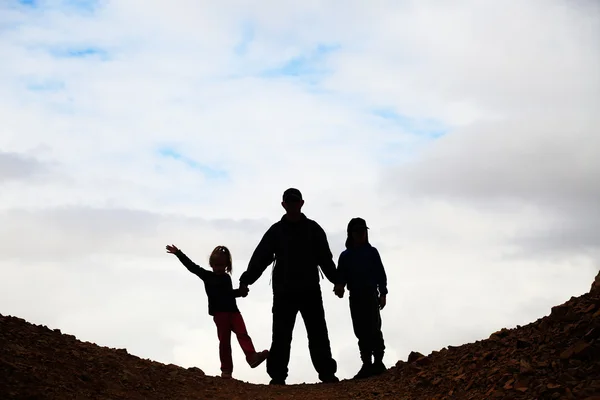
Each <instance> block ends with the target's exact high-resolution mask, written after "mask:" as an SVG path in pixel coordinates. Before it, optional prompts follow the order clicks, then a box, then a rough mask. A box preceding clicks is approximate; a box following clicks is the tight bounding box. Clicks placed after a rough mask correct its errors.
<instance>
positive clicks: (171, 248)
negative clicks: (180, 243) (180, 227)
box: [167, 244, 179, 254]
mask: <svg viewBox="0 0 600 400" xmlns="http://www.w3.org/2000/svg"><path fill="white" fill-rule="evenodd" d="M178 251H179V249H178V248H177V246H175V245H174V244H168V245H167V253H171V254H175V253H177V252H178Z"/></svg>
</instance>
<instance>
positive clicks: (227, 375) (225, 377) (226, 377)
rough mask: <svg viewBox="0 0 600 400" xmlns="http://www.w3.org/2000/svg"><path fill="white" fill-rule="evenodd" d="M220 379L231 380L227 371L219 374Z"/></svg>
mask: <svg viewBox="0 0 600 400" xmlns="http://www.w3.org/2000/svg"><path fill="white" fill-rule="evenodd" d="M221 378H223V379H231V372H229V371H223V372H221Z"/></svg>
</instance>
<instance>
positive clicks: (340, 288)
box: [333, 283, 344, 299]
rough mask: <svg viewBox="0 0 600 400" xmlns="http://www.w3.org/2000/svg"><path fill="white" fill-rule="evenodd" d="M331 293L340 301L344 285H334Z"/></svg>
mask: <svg viewBox="0 0 600 400" xmlns="http://www.w3.org/2000/svg"><path fill="white" fill-rule="evenodd" d="M333 293H335V295H336V296H337V297H339V298H340V299H341V298H342V297H344V285H342V284H339V283H338V284H337V285H335V286H334V287H333Z"/></svg>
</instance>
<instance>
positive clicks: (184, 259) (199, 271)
mask: <svg viewBox="0 0 600 400" xmlns="http://www.w3.org/2000/svg"><path fill="white" fill-rule="evenodd" d="M174 254H175V255H176V256H177V258H178V259H179V261H181V263H182V264H183V265H185V267H186V268H187V269H188V271H190V272H191V273H192V274H194V275H197V276H198V277H199V278H200V279H202V280H204V279H206V278H207V277H208V276H209V275H210V272H208V271H207V270H205V269H204V268H202V267H201V266H199V265H198V264H196V263H194V262H193V261H192V260H190V259H189V257H188V256H186V255H185V254H184V253H183V251H181V250H177V251H176V252H175V253H174Z"/></svg>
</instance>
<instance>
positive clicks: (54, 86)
mask: <svg viewBox="0 0 600 400" xmlns="http://www.w3.org/2000/svg"><path fill="white" fill-rule="evenodd" d="M26 87H27V89H28V90H31V91H33V92H55V91H58V90H63V89H64V88H65V83H64V82H63V81H60V80H57V79H32V80H28V81H26Z"/></svg>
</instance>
